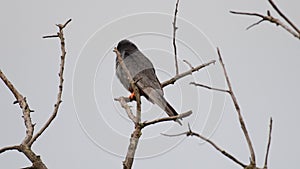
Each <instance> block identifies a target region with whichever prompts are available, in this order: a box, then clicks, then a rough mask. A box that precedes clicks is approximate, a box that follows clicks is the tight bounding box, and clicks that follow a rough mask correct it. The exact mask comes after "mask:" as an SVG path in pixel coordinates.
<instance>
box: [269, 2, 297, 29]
mask: <svg viewBox="0 0 300 169" xmlns="http://www.w3.org/2000/svg"><path fill="white" fill-rule="evenodd" d="M268 1H269V3H270V4H271V5H272V7H273V8H274V9H275V11H276V12H277V13H278V14H279V15H280V16H281V17H282V18H283V19H284V20H285V21H286V22H287V23H288V24H289V25H290V26H291V27H292V28H293V29H294V30H295V31H296V32H297V33H298V34H300V30H299V29H298V28H297V27H296V26H295V25H294V24H293V23H292V22H291V21H290V20H289V18H287V17H286V16H285V15H284V14H283V13H282V12H281V11H280V10H279V8H278V7H277V6H276V4H275V3H274V2H273V1H272V0H268Z"/></svg>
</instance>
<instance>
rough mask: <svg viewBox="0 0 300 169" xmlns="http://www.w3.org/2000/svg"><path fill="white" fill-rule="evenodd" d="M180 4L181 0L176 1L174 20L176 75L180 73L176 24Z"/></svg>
mask: <svg viewBox="0 0 300 169" xmlns="http://www.w3.org/2000/svg"><path fill="white" fill-rule="evenodd" d="M178 4H179V0H177V1H176V5H175V11H174V20H173V23H172V24H173V48H174V57H175V70H176V75H178V74H179V68H178V59H177V46H176V31H177V29H178V27H177V26H176V19H177V13H178Z"/></svg>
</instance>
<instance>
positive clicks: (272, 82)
mask: <svg viewBox="0 0 300 169" xmlns="http://www.w3.org/2000/svg"><path fill="white" fill-rule="evenodd" d="M276 3H277V4H278V6H279V7H280V9H282V11H283V12H284V13H286V14H287V16H288V17H290V19H291V20H293V21H294V22H295V23H296V24H298V25H300V23H299V20H300V16H299V12H298V11H299V10H298V7H299V5H300V2H299V1H296V0H293V1H289V2H287V1H283V0H276ZM174 7H175V1H174V0H173V1H170V0H168V1H159V0H153V1H138V0H134V1H116V0H113V1H108V2H101V1H84V2H83V1H82V2H78V1H77V2H74V1H51V2H41V1H26V2H25V1H24V2H23V1H20V2H15V1H8V2H5V3H3V4H2V5H1V7H0V14H1V15H0V18H1V21H2V26H1V31H0V32H1V33H0V34H1V40H0V44H1V50H0V60H1V62H0V69H1V70H2V71H3V72H4V73H5V74H6V75H7V77H8V78H9V79H10V80H11V81H12V82H13V83H14V85H15V86H16V87H17V89H18V90H19V91H20V92H21V93H22V94H23V95H24V96H26V97H27V100H28V103H29V105H30V106H31V108H32V109H34V110H35V112H34V113H32V119H33V121H34V122H35V123H36V130H38V129H39V128H40V127H41V125H42V124H43V123H44V122H45V121H46V120H47V118H48V117H49V115H50V113H51V112H52V109H53V104H54V102H55V99H56V93H57V85H58V77H57V73H58V67H59V65H58V64H59V55H60V51H59V42H58V40H57V39H46V40H45V39H42V38H41V37H42V36H43V35H48V34H53V33H55V32H56V31H57V28H56V27H55V24H56V23H63V22H65V21H66V20H68V19H69V18H72V19H73V21H72V22H71V23H70V24H69V25H68V27H67V28H66V29H65V36H66V47H67V58H66V67H65V86H64V87H65V88H64V89H65V90H64V93H63V103H62V105H61V109H60V111H59V114H58V116H57V118H56V119H55V121H54V122H53V123H52V124H51V126H50V127H49V128H48V129H47V131H46V132H45V133H44V134H43V135H42V136H41V137H40V138H39V140H37V142H36V143H35V144H34V145H33V149H34V151H35V152H36V153H37V154H40V155H41V158H42V160H43V161H44V162H45V163H46V165H47V166H48V167H49V168H74V169H79V168H122V161H123V159H124V158H123V156H124V155H125V154H126V150H127V146H128V143H129V138H128V137H129V135H130V133H131V132H132V130H133V125H132V124H131V123H130V121H129V120H128V118H127V116H126V114H125V112H124V110H123V109H122V108H121V107H120V105H119V104H118V103H116V102H114V101H113V98H114V97H118V96H121V95H128V92H127V91H126V90H125V89H124V88H123V86H122V85H121V84H120V83H119V81H118V79H117V78H116V77H115V72H114V66H115V65H114V64H115V63H114V61H115V55H114V53H113V52H112V48H113V47H114V46H116V44H117V42H118V41H119V40H121V39H123V38H129V39H130V40H132V41H133V42H135V43H136V45H137V46H138V47H139V48H140V49H141V50H143V52H144V53H145V54H146V55H147V56H148V57H149V59H150V60H151V61H152V62H153V64H154V66H155V67H156V68H157V73H158V76H159V79H160V80H161V81H163V80H166V79H168V78H169V77H171V76H172V75H174V63H173V48H172V41H171V39H170V36H171V34H172V15H173V12H174ZM267 9H271V7H270V5H269V4H268V3H267V0H265V1H258V0H255V1H250V0H248V1H242V0H227V1H217V0H212V1H207V2H200V1H195V2H192V1H183V0H181V2H180V4H179V12H178V17H179V18H178V27H179V29H178V31H177V36H178V55H179V58H180V70H181V71H184V70H186V69H188V67H187V66H186V64H184V63H183V62H182V59H186V60H188V61H190V62H191V63H192V64H193V65H194V66H196V65H198V64H202V63H205V62H208V61H210V60H211V59H217V57H216V53H215V47H217V46H218V47H219V48H220V49H221V53H222V55H223V59H224V62H225V65H226V68H227V71H228V73H229V77H230V79H231V82H232V85H233V89H234V91H235V93H236V96H237V98H238V101H239V104H240V106H241V108H242V112H243V115H244V117H245V121H246V123H247V127H248V129H249V132H250V135H251V138H252V140H253V143H254V147H255V152H256V155H257V163H258V164H259V166H262V164H263V159H264V155H265V149H266V142H267V134H268V122H269V117H271V116H272V117H273V120H274V124H273V125H274V126H273V135H272V136H273V137H272V139H273V140H272V145H271V151H270V157H269V168H272V169H280V168H285V167H289V168H297V166H298V163H297V162H298V161H297V157H298V152H299V151H300V146H299V145H298V143H299V142H300V136H299V134H298V133H299V132H298V128H299V126H298V119H299V116H300V115H299V108H298V104H299V95H300V89H299V86H300V79H299V75H298V72H300V70H299V69H300V68H299V62H300V51H299V40H297V39H295V38H294V37H293V36H291V35H290V34H288V33H287V32H286V31H284V30H283V29H282V28H280V27H276V26H275V25H272V24H269V23H262V24H260V25H259V26H256V27H254V28H252V29H251V30H248V31H245V28H246V27H247V26H249V25H250V24H252V23H254V22H256V21H257V20H258V19H257V18H250V17H242V16H235V15H232V14H230V13H229V10H239V11H251V12H253V11H256V12H260V13H266V10H267ZM271 13H272V14H274V15H275V16H277V15H276V14H275V12H274V11H272V10H271ZM191 81H197V82H202V83H205V84H208V85H213V86H215V87H224V77H223V76H222V72H221V69H220V65H219V64H216V65H212V66H210V67H208V68H207V69H203V70H201V71H200V72H197V73H195V74H194V76H190V77H187V78H185V79H183V80H181V81H179V82H178V83H176V84H175V85H173V86H168V87H166V88H165V95H166V98H167V99H168V100H169V102H170V103H171V104H172V105H173V106H174V108H175V109H176V110H178V111H182V112H183V111H187V110H189V109H191V110H193V112H194V113H193V115H192V116H191V117H189V118H187V119H185V120H184V126H183V127H180V126H177V124H173V123H172V122H170V123H164V124H158V125H155V126H151V127H149V128H146V129H144V130H143V135H142V138H141V140H140V142H139V147H138V150H137V157H139V159H137V160H136V161H135V162H134V168H145V169H147V168H166V167H168V168H191V169H193V168H199V167H202V168H240V167H239V166H238V165H236V164H234V163H233V162H231V161H230V160H228V159H227V158H225V157H224V156H223V155H221V154H220V153H219V152H217V151H215V150H214V149H213V148H212V147H211V146H210V145H208V144H203V141H201V140H199V139H197V138H185V137H178V138H167V137H163V136H161V135H160V133H161V132H165V133H179V132H182V131H185V130H186V129H187V123H191V124H193V129H194V130H195V131H197V132H200V133H204V134H205V135H207V136H210V138H211V139H212V140H214V141H215V142H216V143H217V144H219V145H220V146H222V147H223V148H224V149H225V150H227V151H228V152H230V153H232V154H233V155H235V156H236V157H237V158H239V159H240V160H241V161H243V162H245V163H247V162H248V159H249V153H248V149H247V145H246V142H245V139H244V137H243V135H242V132H241V130H240V127H239V124H238V121H237V116H236V112H235V110H234V107H233V104H232V102H231V100H230V99H229V97H228V96H226V95H224V94H222V93H218V92H212V91H208V90H206V89H201V88H195V87H194V86H190V85H188V83H189V82H191ZM225 98H226V99H225ZM13 101H14V98H13V96H12V94H11V93H10V92H9V91H8V89H7V88H6V86H5V85H3V84H1V85H0V106H1V108H2V112H1V115H2V118H0V133H1V139H0V147H3V146H7V145H12V144H19V143H20V142H21V140H22V139H23V137H24V133H25V129H24V123H23V119H22V118H21V111H20V109H19V107H18V106H17V105H13V104H12V102H13ZM142 101H143V112H144V114H143V119H144V120H146V119H153V118H157V117H162V116H165V113H163V112H161V111H160V110H159V108H158V107H157V106H153V105H152V104H150V103H148V102H147V101H146V100H144V99H143V100H142ZM132 105H134V104H132ZM29 165H30V162H29V161H28V160H27V159H26V158H25V157H24V155H23V154H20V153H18V152H15V151H12V152H6V153H4V154H1V155H0V168H12V169H13V168H21V167H25V166H29Z"/></svg>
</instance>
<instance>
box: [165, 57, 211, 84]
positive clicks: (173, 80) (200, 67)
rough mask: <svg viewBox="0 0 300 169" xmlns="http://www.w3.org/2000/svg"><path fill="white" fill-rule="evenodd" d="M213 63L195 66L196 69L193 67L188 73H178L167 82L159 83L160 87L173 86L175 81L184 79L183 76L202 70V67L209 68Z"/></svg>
mask: <svg viewBox="0 0 300 169" xmlns="http://www.w3.org/2000/svg"><path fill="white" fill-rule="evenodd" d="M215 62H216V61H215V60H212V61H210V62H208V63H205V64H202V65H199V66H197V67H193V68H191V69H190V70H188V71H185V72H183V73H180V74H178V75H175V76H174V77H172V78H171V79H169V80H167V81H164V82H163V83H161V86H162V87H165V86H167V85H169V84H174V83H175V82H176V81H177V80H179V79H181V78H183V77H185V76H187V75H191V74H192V73H193V72H195V71H198V70H200V69H202V68H204V67H206V66H209V65H210V64H214V63H215Z"/></svg>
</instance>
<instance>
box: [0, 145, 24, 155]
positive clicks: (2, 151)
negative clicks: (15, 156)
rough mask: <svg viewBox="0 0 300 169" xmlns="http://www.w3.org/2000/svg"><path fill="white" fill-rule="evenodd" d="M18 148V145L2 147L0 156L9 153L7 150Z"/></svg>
mask: <svg viewBox="0 0 300 169" xmlns="http://www.w3.org/2000/svg"><path fill="white" fill-rule="evenodd" d="M19 147H20V146H19V145H13V146H7V147H3V148H1V149H0V154H1V153H4V152H5V151H9V150H19Z"/></svg>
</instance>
